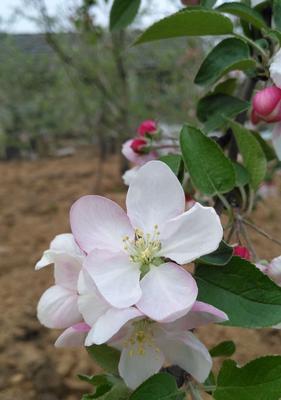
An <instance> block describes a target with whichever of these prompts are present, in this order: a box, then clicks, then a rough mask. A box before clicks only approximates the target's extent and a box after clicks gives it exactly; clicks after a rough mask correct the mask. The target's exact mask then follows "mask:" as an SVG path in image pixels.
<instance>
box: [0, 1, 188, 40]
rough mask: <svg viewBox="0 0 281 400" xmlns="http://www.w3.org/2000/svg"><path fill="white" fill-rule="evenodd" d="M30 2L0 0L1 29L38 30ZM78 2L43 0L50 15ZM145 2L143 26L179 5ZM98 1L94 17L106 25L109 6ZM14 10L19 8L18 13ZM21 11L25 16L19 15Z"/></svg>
mask: <svg viewBox="0 0 281 400" xmlns="http://www.w3.org/2000/svg"><path fill="white" fill-rule="evenodd" d="M30 2H32V0H0V18H1V25H0V27H1V30H5V31H9V32H17V33H27V32H28V33H30V32H38V30H40V28H38V26H37V25H36V23H34V22H33V21H31V20H30V18H28V17H30V16H31V17H35V16H36V13H35V12H34V8H33V7H31V6H28V4H29V3H30ZM80 2H81V0H45V4H46V6H47V8H48V12H49V14H50V15H54V14H55V15H63V14H64V13H67V12H69V11H70V9H71V7H73V6H75V5H77V4H80ZM145 2H147V3H148V2H149V4H150V8H151V13H150V16H149V17H146V18H144V19H143V24H144V26H146V25H149V24H150V23H151V22H153V20H154V17H153V15H155V19H159V17H161V16H165V15H168V14H169V13H171V12H173V11H176V10H177V9H178V7H179V5H180V1H179V0H160V1H159V0H145ZM100 3H101V5H102V7H101V10H102V11H101V12H99V13H98V14H97V16H96V18H97V21H98V22H100V23H101V24H103V25H106V24H107V22H108V11H109V6H107V7H106V6H105V4H104V2H103V0H100ZM16 10H20V13H18V12H17V11H16ZM153 11H155V13H154V12H153ZM23 12H24V14H26V16H24V15H21V14H22V13H23ZM15 16H16V18H15Z"/></svg>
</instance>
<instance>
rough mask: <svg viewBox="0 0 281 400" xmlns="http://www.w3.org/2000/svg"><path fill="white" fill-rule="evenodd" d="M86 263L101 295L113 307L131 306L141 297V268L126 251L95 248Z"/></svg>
mask: <svg viewBox="0 0 281 400" xmlns="http://www.w3.org/2000/svg"><path fill="white" fill-rule="evenodd" d="M84 265H85V268H86V269H87V271H88V273H89V274H90V276H91V277H92V279H93V280H94V282H95V284H96V285H97V288H98V290H99V291H100V293H101V295H102V296H103V297H104V298H105V300H106V301H108V303H109V304H111V305H112V306H113V307H117V308H126V307H130V306H132V305H134V304H135V303H136V302H137V301H138V300H139V299H140V297H141V289H140V283H139V278H140V270H139V267H138V265H136V264H134V263H131V262H130V260H129V257H128V255H127V254H126V253H118V254H117V253H115V254H110V253H109V252H108V251H102V250H94V251H92V252H91V253H90V254H89V255H88V257H87V258H86V261H85V264H84Z"/></svg>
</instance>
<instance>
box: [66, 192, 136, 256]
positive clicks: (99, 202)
mask: <svg viewBox="0 0 281 400" xmlns="http://www.w3.org/2000/svg"><path fill="white" fill-rule="evenodd" d="M70 223H71V229H72V232H73V235H74V237H75V239H76V241H77V242H78V243H79V245H80V247H81V248H82V249H83V250H84V251H85V252H87V253H89V252H90V251H92V250H93V249H95V248H98V249H106V250H110V251H120V250H122V249H123V243H122V239H123V237H124V236H125V235H129V236H131V235H132V234H133V230H132V227H131V224H130V221H129V219H128V217H127V215H126V213H125V211H124V210H123V209H122V208H121V207H120V206H119V205H118V204H116V203H114V202H113V201H111V200H109V199H106V198H105V197H101V196H84V197H82V198H81V199H79V200H77V201H76V203H74V204H73V206H72V207H71V211H70Z"/></svg>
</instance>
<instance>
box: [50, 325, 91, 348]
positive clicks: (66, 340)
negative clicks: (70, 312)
mask: <svg viewBox="0 0 281 400" xmlns="http://www.w3.org/2000/svg"><path fill="white" fill-rule="evenodd" d="M89 329H90V327H89V325H87V324H85V323H84V322H81V323H79V324H76V325H73V326H71V327H70V328H67V329H66V330H65V331H64V332H63V333H62V334H61V335H60V336H59V337H58V338H57V340H56V342H55V346H56V347H81V346H83V345H84V342H85V338H86V336H87V333H88V332H89Z"/></svg>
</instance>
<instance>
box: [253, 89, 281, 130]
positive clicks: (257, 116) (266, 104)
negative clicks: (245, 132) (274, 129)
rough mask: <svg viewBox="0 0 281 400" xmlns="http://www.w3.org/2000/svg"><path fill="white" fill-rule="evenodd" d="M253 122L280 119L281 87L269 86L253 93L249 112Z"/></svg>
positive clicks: (277, 120)
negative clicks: (251, 106)
mask: <svg viewBox="0 0 281 400" xmlns="http://www.w3.org/2000/svg"><path fill="white" fill-rule="evenodd" d="M251 120H252V123H253V124H257V123H258V122H260V121H265V122H269V123H270V122H279V121H281V89H280V88H278V87H276V86H270V87H268V88H265V89H263V90H261V91H259V92H258V93H256V94H255V96H254V98H253V110H252V114H251Z"/></svg>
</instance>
